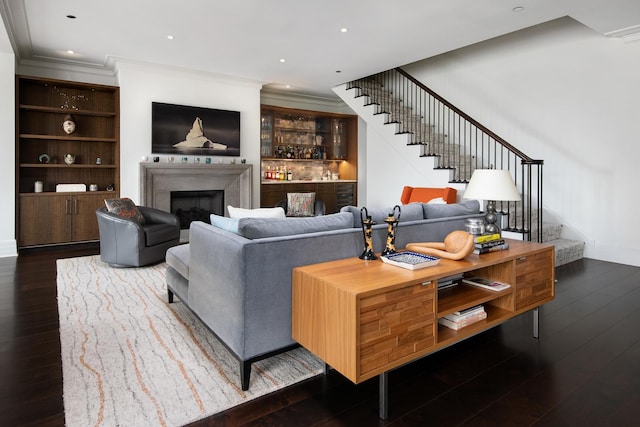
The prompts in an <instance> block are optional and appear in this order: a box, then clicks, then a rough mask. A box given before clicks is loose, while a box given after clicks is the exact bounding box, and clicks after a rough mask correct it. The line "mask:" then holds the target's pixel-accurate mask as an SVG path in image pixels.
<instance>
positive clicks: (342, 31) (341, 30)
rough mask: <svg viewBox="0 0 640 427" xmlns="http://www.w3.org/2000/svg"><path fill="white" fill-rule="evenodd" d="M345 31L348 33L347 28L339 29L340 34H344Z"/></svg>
mask: <svg viewBox="0 0 640 427" xmlns="http://www.w3.org/2000/svg"><path fill="white" fill-rule="evenodd" d="M347 31H349V29H348V28H345V27H343V28H340V32H341V33H346V32H347Z"/></svg>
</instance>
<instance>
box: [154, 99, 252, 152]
mask: <svg viewBox="0 0 640 427" xmlns="http://www.w3.org/2000/svg"><path fill="white" fill-rule="evenodd" d="M151 151H152V153H153V154H179V155H197V156H240V112H239V111H228V110H217V109H213V108H201V107H189V106H186V105H174V104H164V103H161V102H152V103H151Z"/></svg>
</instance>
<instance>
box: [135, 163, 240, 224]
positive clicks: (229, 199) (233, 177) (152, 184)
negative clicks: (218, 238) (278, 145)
mask: <svg viewBox="0 0 640 427" xmlns="http://www.w3.org/2000/svg"><path fill="white" fill-rule="evenodd" d="M251 171H252V167H251V165H248V164H193V163H191V164H189V163H149V162H143V163H140V200H141V203H142V205H144V206H149V207H153V208H156V209H160V210H163V211H165V212H170V211H171V192H172V191H210V190H221V191H224V204H223V206H224V211H225V213H226V214H228V212H227V206H228V205H231V206H234V207H241V208H247V209H249V208H251V181H252V176H251Z"/></svg>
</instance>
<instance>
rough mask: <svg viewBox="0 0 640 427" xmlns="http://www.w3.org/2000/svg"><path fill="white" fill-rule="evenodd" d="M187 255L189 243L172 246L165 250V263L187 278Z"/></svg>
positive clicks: (188, 253)
mask: <svg viewBox="0 0 640 427" xmlns="http://www.w3.org/2000/svg"><path fill="white" fill-rule="evenodd" d="M189 255H190V252H189V244H185V245H178V246H174V247H172V248H169V249H168V250H167V257H166V260H167V264H168V265H170V266H171V267H173V268H174V270H176V271H177V272H178V273H180V275H181V276H182V277H184V278H185V279H189Z"/></svg>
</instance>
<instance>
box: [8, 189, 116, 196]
mask: <svg viewBox="0 0 640 427" xmlns="http://www.w3.org/2000/svg"><path fill="white" fill-rule="evenodd" d="M84 194H92V195H93V194H95V195H103V196H111V197H114V194H115V191H107V190H98V191H43V192H41V193H35V192H30V193H20V197H53V196H69V195H73V196H78V195H84Z"/></svg>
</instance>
